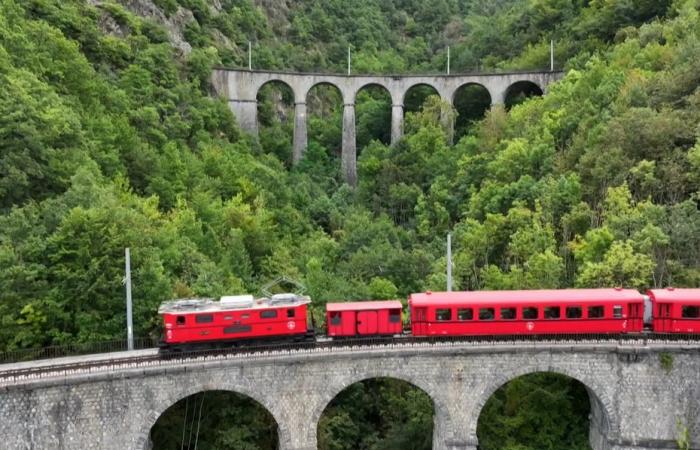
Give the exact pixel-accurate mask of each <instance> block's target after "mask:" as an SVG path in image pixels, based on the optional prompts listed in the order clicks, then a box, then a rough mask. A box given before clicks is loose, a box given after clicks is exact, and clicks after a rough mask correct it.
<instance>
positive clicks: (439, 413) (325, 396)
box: [309, 372, 451, 449]
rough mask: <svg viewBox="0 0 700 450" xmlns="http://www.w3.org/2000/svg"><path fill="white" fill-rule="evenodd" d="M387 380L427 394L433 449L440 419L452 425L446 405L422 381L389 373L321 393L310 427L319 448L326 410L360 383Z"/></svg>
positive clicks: (354, 379) (359, 378) (349, 381)
mask: <svg viewBox="0 0 700 450" xmlns="http://www.w3.org/2000/svg"><path fill="white" fill-rule="evenodd" d="M386 380H391V381H394V382H400V383H403V384H406V385H409V386H411V387H412V388H415V389H418V390H419V391H421V392H422V393H423V394H425V395H426V396H427V397H428V399H429V400H430V402H431V404H432V416H433V417H432V426H431V432H432V436H431V437H430V442H431V443H432V447H431V448H434V446H435V439H436V425H437V424H438V417H440V418H442V421H443V424H444V425H446V426H447V427H448V428H449V427H450V426H451V424H450V418H449V414H448V411H447V407H446V405H445V404H443V403H442V402H440V401H439V400H438V397H437V396H436V395H435V394H436V393H435V392H433V390H432V389H431V388H430V386H428V385H426V384H425V383H423V382H422V381H421V380H419V379H417V378H414V377H406V376H402V375H397V374H393V373H389V372H377V373H373V374H363V375H360V376H356V377H352V378H349V379H346V380H344V381H343V382H342V383H338V384H337V385H334V386H329V387H328V388H327V389H326V390H325V391H324V392H323V393H321V400H320V401H319V402H318V403H317V404H316V406H315V407H314V408H313V410H312V413H311V420H312V422H311V423H314V424H316V426H315V427H310V428H311V430H312V432H314V433H315V434H316V439H315V442H316V443H317V448H319V449H320V448H321V447H320V445H319V444H320V443H321V442H320V440H321V433H320V432H319V431H320V425H321V419H322V418H323V415H324V413H325V412H326V410H328V408H329V407H331V406H332V405H333V401H334V400H335V399H336V398H337V397H338V396H340V395H342V394H343V393H344V392H346V391H347V390H348V389H350V388H352V387H353V386H355V385H357V384H360V383H365V382H372V381H386ZM309 442H311V440H310V441H309Z"/></svg>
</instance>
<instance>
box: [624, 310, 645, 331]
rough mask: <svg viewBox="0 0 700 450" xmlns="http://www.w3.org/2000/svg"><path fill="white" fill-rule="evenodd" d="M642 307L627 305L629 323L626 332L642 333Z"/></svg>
mask: <svg viewBox="0 0 700 450" xmlns="http://www.w3.org/2000/svg"><path fill="white" fill-rule="evenodd" d="M642 306H643V303H628V304H627V320H628V321H629V325H628V326H627V331H631V332H635V331H642V328H644V324H643V323H642V322H643V320H644V317H643V316H644V310H643V308H642Z"/></svg>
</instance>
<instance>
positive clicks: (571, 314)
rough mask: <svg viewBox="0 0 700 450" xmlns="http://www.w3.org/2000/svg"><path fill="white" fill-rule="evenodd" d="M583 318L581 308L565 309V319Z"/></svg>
mask: <svg viewBox="0 0 700 450" xmlns="http://www.w3.org/2000/svg"><path fill="white" fill-rule="evenodd" d="M581 317H583V308H581V307H580V306H567V307H566V318H567V319H580V318H581Z"/></svg>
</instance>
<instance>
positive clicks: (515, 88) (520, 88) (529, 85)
mask: <svg viewBox="0 0 700 450" xmlns="http://www.w3.org/2000/svg"><path fill="white" fill-rule="evenodd" d="M519 94H523V95H524V96H525V97H526V98H527V97H532V96H542V95H544V88H543V87H542V86H540V85H539V84H537V83H536V82H534V81H531V80H519V81H516V82H514V83H511V84H510V85H509V86H508V88H507V89H506V90H505V92H504V93H503V102H504V104H505V105H506V107H507V108H510V107H511V106H514V105H515V104H517V102H516V100H515V96H517V95H519Z"/></svg>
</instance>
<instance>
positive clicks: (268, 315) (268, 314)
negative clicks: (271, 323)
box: [260, 309, 277, 319]
mask: <svg viewBox="0 0 700 450" xmlns="http://www.w3.org/2000/svg"><path fill="white" fill-rule="evenodd" d="M275 317H277V310H276V309H269V310H267V311H260V318H261V319H274V318H275Z"/></svg>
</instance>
